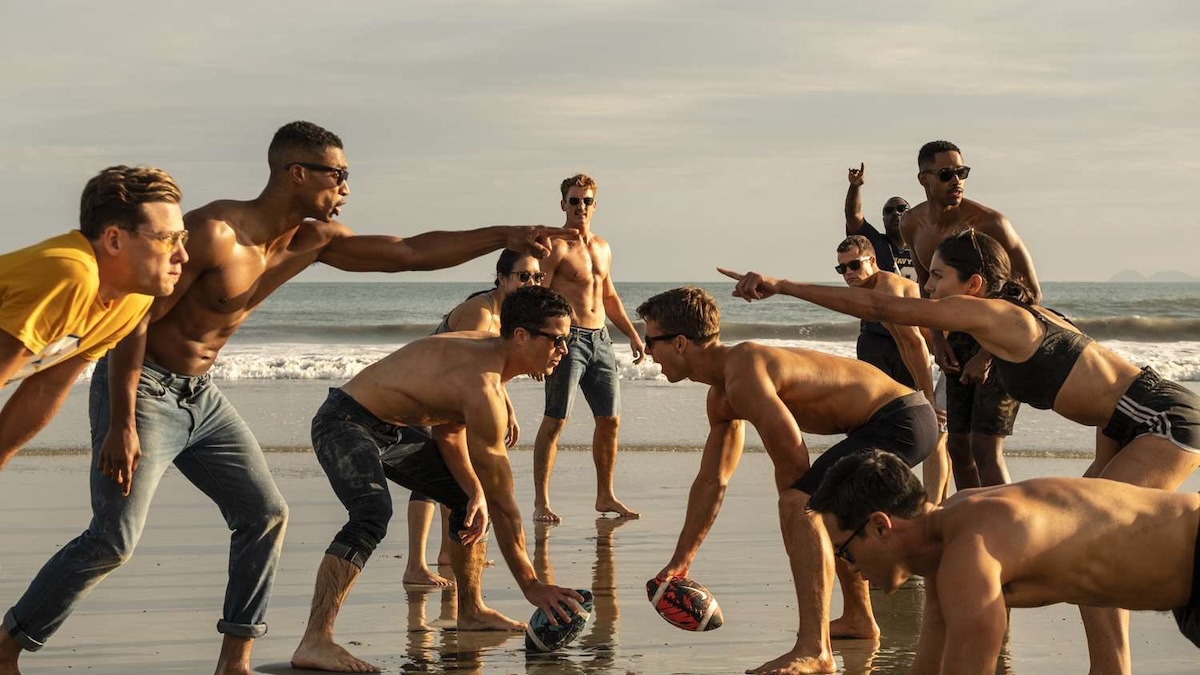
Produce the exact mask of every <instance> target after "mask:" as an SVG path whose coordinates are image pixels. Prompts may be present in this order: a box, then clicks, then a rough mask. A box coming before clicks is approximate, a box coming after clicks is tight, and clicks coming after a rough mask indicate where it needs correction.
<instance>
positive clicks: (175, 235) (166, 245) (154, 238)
mask: <svg viewBox="0 0 1200 675" xmlns="http://www.w3.org/2000/svg"><path fill="white" fill-rule="evenodd" d="M121 229H122V230H125V231H126V232H133V233H135V234H139V235H141V236H143V237H145V238H147V239H149V240H150V242H151V245H152V246H153V247H154V248H155V249H157V250H158V252H159V253H171V252H173V251H174V250H175V248H176V247H177V246H186V245H187V241H188V231H187V230H175V231H174V232H161V233H160V232H147V231H145V230H138V229H135V228H132V227H123V228H121Z"/></svg>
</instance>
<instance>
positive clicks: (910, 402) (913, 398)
mask: <svg viewBox="0 0 1200 675" xmlns="http://www.w3.org/2000/svg"><path fill="white" fill-rule="evenodd" d="M923 405H929V399H927V398H925V394H922V393H921V392H919V391H914V392H913V393H911V394H905V395H904V396H901V397H899V398H894V399H892V400H891V401H889V402H887V403H885V404H884V406H883V407H882V408H880V409H879V410H876V411H875V414H873V415H871V419H873V420H874V419H879V418H881V417H887V416H888V415H892V414H894V413H898V412H900V411H901V410H907V409H908V408H919V407H921V406H923Z"/></svg>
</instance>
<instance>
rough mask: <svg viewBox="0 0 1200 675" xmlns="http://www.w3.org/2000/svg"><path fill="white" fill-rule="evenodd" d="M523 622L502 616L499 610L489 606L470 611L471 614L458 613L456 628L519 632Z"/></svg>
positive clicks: (460, 629)
mask: <svg viewBox="0 0 1200 675" xmlns="http://www.w3.org/2000/svg"><path fill="white" fill-rule="evenodd" d="M525 628H526V626H525V624H524V623H522V622H520V621H513V620H512V619H510V618H508V617H507V616H504V615H503V614H501V613H500V612H497V611H496V610H494V609H492V608H490V607H484V608H483V609H481V610H479V611H477V612H472V613H471V614H465V613H459V615H458V630H459V631H464V630H500V631H507V632H514V633H519V632H522V631H524V630H525Z"/></svg>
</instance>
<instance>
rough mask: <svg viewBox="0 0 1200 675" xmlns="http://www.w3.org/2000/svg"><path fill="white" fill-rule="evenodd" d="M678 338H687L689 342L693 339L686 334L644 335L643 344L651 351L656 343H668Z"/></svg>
mask: <svg viewBox="0 0 1200 675" xmlns="http://www.w3.org/2000/svg"><path fill="white" fill-rule="evenodd" d="M677 337H685V338H688V339H689V340H690V339H691V338H690V337H688V336H687V335H686V334H685V333H666V334H665V335H643V336H642V344H644V345H646V349H649V348H650V347H651V346H652V345H653V344H654V343H655V342H666V341H667V340H674V339H675V338H677Z"/></svg>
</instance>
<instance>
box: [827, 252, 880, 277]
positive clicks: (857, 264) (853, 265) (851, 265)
mask: <svg viewBox="0 0 1200 675" xmlns="http://www.w3.org/2000/svg"><path fill="white" fill-rule="evenodd" d="M870 259H871V256H869V255H867V256H863V257H861V258H855V259H854V260H851V261H850V262H847V263H843V264H840V265H834V267H833V269H834V271H836V272H837V273H838V274H845V273H846V270H850V271H852V272H857V271H858V270H859V269H861V268H862V265H863V261H864V260H870Z"/></svg>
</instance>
